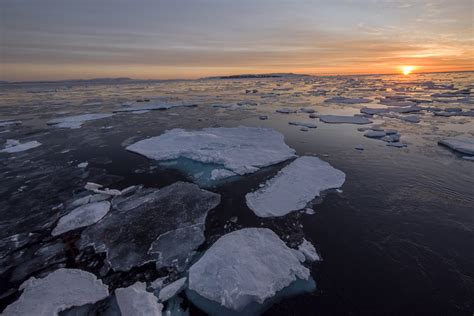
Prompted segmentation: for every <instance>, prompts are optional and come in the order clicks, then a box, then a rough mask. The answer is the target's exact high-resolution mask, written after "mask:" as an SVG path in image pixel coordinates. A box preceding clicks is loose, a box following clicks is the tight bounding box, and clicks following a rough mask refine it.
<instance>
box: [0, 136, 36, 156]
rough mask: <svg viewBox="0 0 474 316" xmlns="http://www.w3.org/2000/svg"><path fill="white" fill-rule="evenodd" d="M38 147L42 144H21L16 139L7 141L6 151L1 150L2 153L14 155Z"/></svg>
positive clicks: (34, 142)
mask: <svg viewBox="0 0 474 316" xmlns="http://www.w3.org/2000/svg"><path fill="white" fill-rule="evenodd" d="M38 146H41V143H40V142H38V141H36V140H33V141H29V142H26V143H20V141H18V140H16V139H7V141H6V142H5V147H4V149H2V150H0V152H2V153H9V154H12V153H18V152H22V151H26V150H29V149H33V148H36V147H38Z"/></svg>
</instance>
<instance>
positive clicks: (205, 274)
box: [189, 228, 310, 311]
mask: <svg viewBox="0 0 474 316" xmlns="http://www.w3.org/2000/svg"><path fill="white" fill-rule="evenodd" d="M298 253H299V252H298V251H295V250H293V249H290V248H288V247H287V246H286V245H285V243H284V242H283V241H282V240H281V239H280V238H279V237H278V236H277V235H276V234H275V233H274V232H273V231H271V230H270V229H267V228H245V229H241V230H238V231H234V232H231V233H229V234H227V235H224V236H222V237H221V238H219V239H218V240H217V241H216V242H215V243H214V244H213V245H212V246H211V247H210V248H209V249H208V250H207V251H206V253H205V254H204V255H203V256H202V257H201V258H200V259H199V261H197V262H196V263H195V264H194V265H193V266H192V267H191V268H190V269H189V289H190V290H193V291H196V292H197V293H198V294H199V295H201V296H202V297H204V298H207V299H209V300H211V301H214V302H217V303H220V304H221V305H222V306H224V307H226V308H228V309H232V310H235V311H239V310H242V309H244V308H245V307H246V306H247V305H248V304H250V303H252V302H257V303H260V304H262V303H263V302H264V301H265V300H266V299H268V298H270V297H272V296H274V295H275V294H276V292H278V291H280V290H281V289H283V288H285V287H286V286H288V285H290V284H291V283H292V282H294V281H296V280H297V279H303V280H307V279H308V278H309V276H310V272H309V270H308V269H307V268H305V267H304V266H303V265H301V263H300V257H299V256H298V255H297V254H298Z"/></svg>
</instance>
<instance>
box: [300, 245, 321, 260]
mask: <svg viewBox="0 0 474 316" xmlns="http://www.w3.org/2000/svg"><path fill="white" fill-rule="evenodd" d="M298 250H299V251H300V252H301V253H302V254H303V255H304V257H305V258H306V260H307V261H309V262H314V261H319V260H321V258H320V256H319V255H318V253H317V252H316V248H314V246H313V244H312V243H310V242H309V241H307V240H306V239H303V242H302V243H301V244H300V245H299V246H298Z"/></svg>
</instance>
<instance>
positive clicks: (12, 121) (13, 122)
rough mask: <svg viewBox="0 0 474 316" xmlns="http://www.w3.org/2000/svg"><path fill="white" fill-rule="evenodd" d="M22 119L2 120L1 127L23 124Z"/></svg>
mask: <svg viewBox="0 0 474 316" xmlns="http://www.w3.org/2000/svg"><path fill="white" fill-rule="evenodd" d="M21 124H22V123H21V121H15V120H0V127H5V126H11V125H21Z"/></svg>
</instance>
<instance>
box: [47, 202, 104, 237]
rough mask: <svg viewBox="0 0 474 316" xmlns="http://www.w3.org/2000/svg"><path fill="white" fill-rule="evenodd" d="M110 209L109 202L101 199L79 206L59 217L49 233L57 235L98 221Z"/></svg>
mask: <svg viewBox="0 0 474 316" xmlns="http://www.w3.org/2000/svg"><path fill="white" fill-rule="evenodd" d="M109 210H110V202H108V201H102V202H95V203H90V204H85V205H82V206H79V207H78V208H76V209H74V210H72V211H71V212H70V213H69V214H67V215H65V216H63V217H61V218H60V219H59V221H58V224H57V225H56V227H55V228H54V229H53V231H52V232H51V235H53V236H58V235H61V234H63V233H65V232H68V231H71V230H73V229H77V228H80V227H85V226H89V225H92V224H94V223H97V222H98V221H100V220H101V219H102V218H103V217H104V216H105V215H106V214H107V213H108V212H109Z"/></svg>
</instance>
